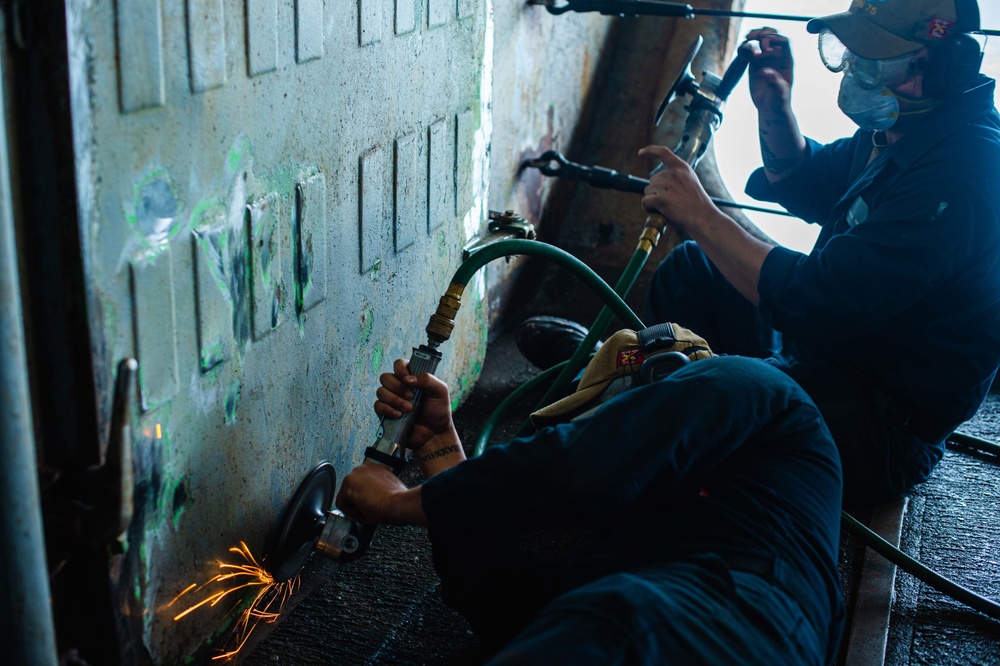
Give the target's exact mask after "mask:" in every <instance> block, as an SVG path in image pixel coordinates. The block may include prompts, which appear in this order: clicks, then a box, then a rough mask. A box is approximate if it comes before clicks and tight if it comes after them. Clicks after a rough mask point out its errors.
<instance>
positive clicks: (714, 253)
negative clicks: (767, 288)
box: [688, 210, 774, 306]
mask: <svg viewBox="0 0 1000 666" xmlns="http://www.w3.org/2000/svg"><path fill="white" fill-rule="evenodd" d="M688 233H689V234H690V236H691V238H692V239H693V240H694V241H696V242H697V243H698V246H699V247H700V248H701V249H702V250H703V251H704V252H705V254H706V255H707V256H708V258H709V259H711V260H712V263H714V264H715V266H716V267H717V268H718V269H719V270H720V271H721V272H722V274H723V275H724V276H725V277H726V279H727V280H729V282H730V283H731V284H732V285H733V287H735V288H736V290H737V291H738V292H740V294H742V295H743V296H744V297H745V298H746V299H747V300H748V301H750V302H751V303H752V304H753V305H755V306H756V305H758V304H759V303H760V294H759V292H758V290H757V284H758V282H759V281H760V272H761V267H762V266H763V265H764V259H765V258H766V257H767V255H768V253H769V252H770V251H771V250H772V249H773V247H774V244H773V243H767V242H765V241H763V240H760V239H759V238H756V237H754V236H753V235H751V234H750V233H749V232H747V230H746V229H744V228H743V227H741V226H739V225H738V224H736V222H735V221H734V220H733V219H732V218H730V217H729V216H727V215H725V214H724V213H722V212H721V211H719V210H715V211H713V213H712V214H710V215H707V216H705V217H704V218H703V219H702V220H700V221H699V222H698V224H696V225H692V226H691V227H690V228H689V229H688Z"/></svg>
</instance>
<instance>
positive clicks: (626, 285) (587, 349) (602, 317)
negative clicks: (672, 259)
mask: <svg viewBox="0 0 1000 666" xmlns="http://www.w3.org/2000/svg"><path fill="white" fill-rule="evenodd" d="M648 258H649V250H644V249H641V248H640V249H637V250H636V251H635V252H634V253H633V254H632V259H631V260H630V261H629V263H628V265H627V266H626V267H625V271H624V272H623V273H622V275H621V277H620V278H619V279H618V284H616V285H615V293H616V294H617V295H618V296H620V297H621V298H625V296H626V295H627V294H628V292H629V291H630V290H631V289H632V285H633V284H635V280H636V277H637V276H638V275H639V272H640V271H641V270H642V267H643V266H645V265H646V260H647V259H648ZM612 314H613V313H612V312H611V309H610V308H609V307H608V306H607V305H605V306H604V307H603V308H601V311H600V312H599V313H598V315H597V319H595V320H594V323H593V324H592V325H591V327H590V330H589V331H588V332H587V336H586V337H585V338H584V339H583V342H581V343H580V346H579V347H577V348H576V351H575V352H573V355H572V356H571V357H570V359H569V361H567V362H566V365H565V367H563V370H562V372H560V373H559V376H558V377H556V379H555V381H554V382H552V385H551V386H550V387H549V390H548V391H546V392H545V395H544V396H543V397H542V399H541V401H539V403H538V407H539V408H542V407H544V406H546V405H548V404H549V403H550V402H552V399H553V398H554V397H555V396H561V394H562V392H563V391H564V390H565V388H566V386H567V385H568V384H569V382H570V381H571V380H572V379H573V378H574V377H575V376H576V374H577V373H578V372H579V371H580V368H582V367H583V366H584V365H586V364H587V361H588V359H589V358H590V355H591V353H592V352H593V350H594V345H595V344H597V341H598V340H600V339H601V338H602V337H603V336H604V332H605V331H606V330H607V328H608V324H610V323H611V317H612ZM623 321H624V320H623ZM638 325H639V328H645V326H644V325H643V324H642V322H638ZM639 328H637V329H636V330H639ZM526 426H527V424H525V426H524V427H522V428H521V429H520V430H519V431H518V434H524V431H525V429H526Z"/></svg>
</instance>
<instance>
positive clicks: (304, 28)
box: [295, 0, 324, 63]
mask: <svg viewBox="0 0 1000 666" xmlns="http://www.w3.org/2000/svg"><path fill="white" fill-rule="evenodd" d="M323 27H324V26H323V0H295V60H296V62H300V63H302V62H309V61H310V60H316V59H317V58H322V57H323Z"/></svg>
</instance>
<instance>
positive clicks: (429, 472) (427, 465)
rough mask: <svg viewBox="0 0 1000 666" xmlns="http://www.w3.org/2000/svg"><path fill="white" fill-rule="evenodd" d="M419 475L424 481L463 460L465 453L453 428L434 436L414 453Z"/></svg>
mask: <svg viewBox="0 0 1000 666" xmlns="http://www.w3.org/2000/svg"><path fill="white" fill-rule="evenodd" d="M414 455H415V456H416V458H417V464H418V465H419V466H420V473H421V474H423V476H424V478H425V479H429V478H431V477H432V476H434V475H435V474H438V473H440V472H443V471H444V470H446V469H450V468H452V467H454V466H455V465H457V464H458V463H460V462H462V461H463V460H465V451H464V450H463V449H462V442H461V440H460V439H459V438H458V432H457V431H456V430H455V428H454V427H452V428H451V429H449V430H448V431H446V432H443V433H440V434H437V435H434V436H433V437H432V438H431V439H429V440H428V441H427V443H426V444H424V445H423V446H421V447H420V450H419V451H417V452H415V453H414Z"/></svg>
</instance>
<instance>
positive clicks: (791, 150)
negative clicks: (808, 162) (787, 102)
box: [757, 109, 806, 183]
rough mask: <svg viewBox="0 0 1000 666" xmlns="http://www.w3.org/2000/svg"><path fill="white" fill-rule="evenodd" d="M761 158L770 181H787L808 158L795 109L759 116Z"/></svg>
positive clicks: (764, 113)
mask: <svg viewBox="0 0 1000 666" xmlns="http://www.w3.org/2000/svg"><path fill="white" fill-rule="evenodd" d="M757 117H758V128H759V129H758V131H759V134H760V155H761V158H762V160H763V162H764V172H765V173H766V174H767V179H768V181H770V182H772V183H776V182H778V181H779V180H781V179H783V178H784V177H785V176H787V175H788V174H789V173H791V171H792V170H794V169H795V167H796V166H798V164H799V163H800V162H801V161H802V160H803V158H805V156H806V140H805V137H803V136H802V132H800V131H799V124H798V122H797V121H796V120H795V116H794V115H793V114H792V111H791V109H786V110H784V111H782V112H778V113H771V112H759V113H758V116H757Z"/></svg>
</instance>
